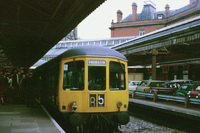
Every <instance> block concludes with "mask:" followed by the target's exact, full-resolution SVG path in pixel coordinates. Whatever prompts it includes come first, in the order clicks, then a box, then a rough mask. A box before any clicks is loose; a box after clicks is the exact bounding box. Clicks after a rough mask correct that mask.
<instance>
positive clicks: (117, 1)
mask: <svg viewBox="0 0 200 133" xmlns="http://www.w3.org/2000/svg"><path fill="white" fill-rule="evenodd" d="M143 1H144V0H107V1H105V2H104V3H103V4H101V5H100V6H99V7H98V8H97V9H96V10H95V11H93V12H92V13H91V14H90V15H89V16H88V17H86V18H85V19H84V20H83V21H82V22H81V23H80V24H79V25H78V37H80V38H81V39H99V38H110V37H111V33H110V29H109V27H110V26H111V22H112V20H113V21H114V22H116V21H117V14H116V12H117V10H121V11H122V13H123V18H125V17H127V16H128V15H129V14H131V13H132V3H133V2H135V3H136V4H137V6H138V7H137V13H141V11H142V8H143V5H144V2H143ZM145 1H146V0H145ZM151 1H152V2H153V3H154V4H156V11H164V10H165V5H166V4H169V6H170V10H175V9H178V8H181V7H183V6H185V5H188V4H189V0H151Z"/></svg>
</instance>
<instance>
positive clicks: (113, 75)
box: [47, 46, 129, 132]
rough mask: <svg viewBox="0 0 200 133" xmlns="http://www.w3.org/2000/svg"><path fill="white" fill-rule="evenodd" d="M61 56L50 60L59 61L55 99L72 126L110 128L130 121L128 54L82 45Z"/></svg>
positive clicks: (112, 128) (98, 128) (115, 127)
mask: <svg viewBox="0 0 200 133" xmlns="http://www.w3.org/2000/svg"><path fill="white" fill-rule="evenodd" d="M57 58H58V59H55V61H52V62H53V63H51V64H52V65H51V64H48V66H49V65H51V66H53V65H55V64H56V62H59V68H58V69H57V70H59V73H58V88H57V91H58V93H57V94H58V95H57V96H55V97H56V98H57V99H56V100H54V101H57V106H58V108H59V111H60V112H62V114H63V116H64V117H65V118H66V120H69V122H70V124H71V125H72V126H74V127H77V126H79V127H82V128H83V127H84V128H85V127H87V129H89V130H93V131H95V130H99V131H100V130H102V131H104V132H106V130H108V131H109V132H110V131H111V130H116V129H117V127H118V125H124V124H127V123H128V122H129V115H128V112H127V109H128V103H129V96H128V88H127V87H128V79H127V59H126V57H125V56H124V55H122V54H120V53H118V52H116V51H114V50H112V49H109V48H105V47H99V46H80V47H77V48H73V49H70V50H68V51H66V52H65V53H64V54H62V55H61V56H59V57H57ZM55 69H56V68H55ZM50 70H51V69H50ZM47 90H48V89H47ZM50 97H52V96H50ZM50 99H52V98H50Z"/></svg>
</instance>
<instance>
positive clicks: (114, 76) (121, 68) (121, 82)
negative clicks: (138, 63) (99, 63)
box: [109, 61, 126, 91]
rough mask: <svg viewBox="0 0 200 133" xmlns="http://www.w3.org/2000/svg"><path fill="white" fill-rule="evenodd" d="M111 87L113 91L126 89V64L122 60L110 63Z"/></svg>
mask: <svg viewBox="0 0 200 133" xmlns="http://www.w3.org/2000/svg"><path fill="white" fill-rule="evenodd" d="M109 76H110V79H109V83H110V84H109V89H110V90H112V91H117V90H125V89H126V82H125V80H126V78H125V65H124V64H122V63H120V62H114V61H111V62H110V64H109Z"/></svg>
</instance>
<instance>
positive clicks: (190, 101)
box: [132, 91, 200, 108]
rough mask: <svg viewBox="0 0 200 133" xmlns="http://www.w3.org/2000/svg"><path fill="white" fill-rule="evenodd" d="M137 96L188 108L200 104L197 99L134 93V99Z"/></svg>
mask: <svg viewBox="0 0 200 133" xmlns="http://www.w3.org/2000/svg"><path fill="white" fill-rule="evenodd" d="M136 96H140V97H148V98H152V99H153V101H154V102H156V101H157V99H162V100H166V101H175V102H182V103H185V107H186V108H187V107H188V106H189V104H200V99H197V98H189V97H181V96H174V95H164V94H157V93H147V92H138V91H133V95H132V97H133V98H135V97H136Z"/></svg>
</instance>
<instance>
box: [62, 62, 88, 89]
mask: <svg viewBox="0 0 200 133" xmlns="http://www.w3.org/2000/svg"><path fill="white" fill-rule="evenodd" d="M84 88H85V87H84V61H72V62H67V63H65V64H64V74H63V89H64V90H84Z"/></svg>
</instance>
